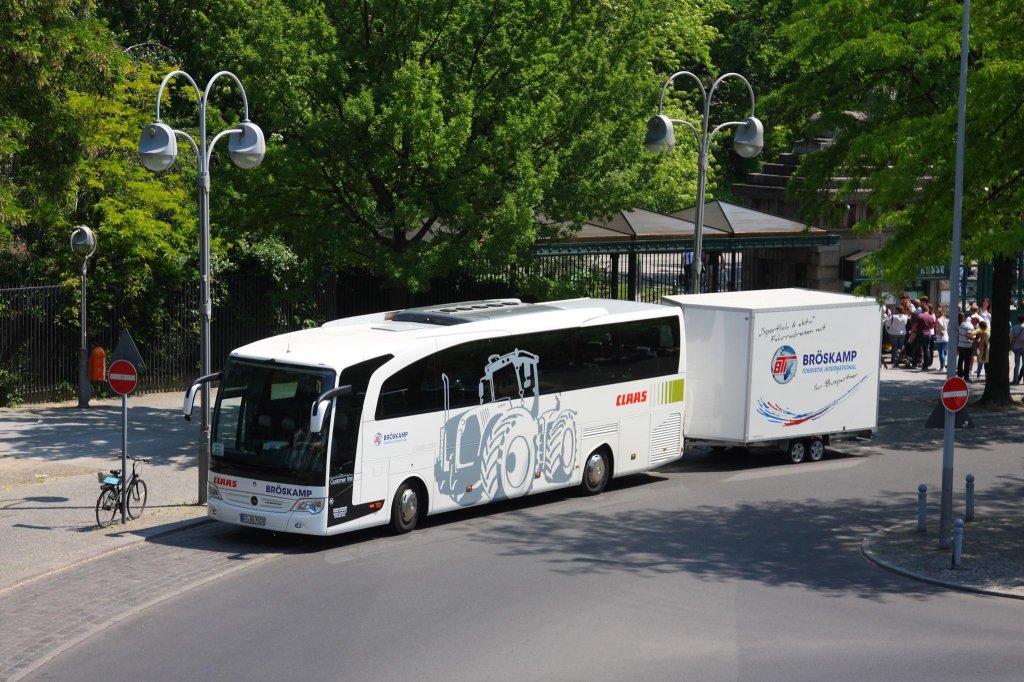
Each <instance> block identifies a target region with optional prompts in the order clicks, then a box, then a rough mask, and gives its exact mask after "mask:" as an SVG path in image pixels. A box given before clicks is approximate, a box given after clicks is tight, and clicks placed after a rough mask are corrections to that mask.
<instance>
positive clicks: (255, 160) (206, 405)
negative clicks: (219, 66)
mask: <svg viewBox="0 0 1024 682" xmlns="http://www.w3.org/2000/svg"><path fill="white" fill-rule="evenodd" d="M174 76H182V77H183V78H185V79H186V80H187V81H188V82H189V83H190V84H191V85H192V87H193V89H194V90H195V93H196V99H197V100H198V102H199V143H198V144H196V141H195V140H193V139H192V137H191V136H190V135H189V134H188V133H186V132H184V131H181V130H175V129H172V128H171V127H170V126H168V125H167V124H166V123H161V122H160V99H161V97H162V96H163V93H164V87H166V86H167V82H168V81H169V80H170V79H171V78H173V77H174ZM221 76H227V77H228V78H230V79H231V80H233V81H234V82H235V85H237V86H238V89H239V90H240V91H241V93H242V108H243V118H242V122H241V123H239V124H238V125H236V126H234V127H233V128H228V129H225V130H222V131H220V132H219V133H217V134H216V135H215V136H214V138H213V140H212V141H210V143H209V144H207V141H206V104H207V98H208V97H209V96H210V91H211V90H212V89H213V84H214V82H215V81H216V80H217V79H218V78H220V77H221ZM177 136H180V137H183V138H184V139H186V140H188V142H189V144H190V145H192V150H193V151H194V152H195V153H196V158H197V159H198V162H199V175H198V178H197V181H196V185H197V188H198V191H199V269H200V274H199V364H200V374H201V375H202V376H207V375H209V374H210V317H211V313H212V310H211V303H210V156H211V155H212V154H213V148H214V146H215V145H216V144H217V141H218V140H220V139H221V138H222V137H225V136H226V137H227V138H228V154H229V156H230V157H231V161H232V162H233V163H234V164H235V165H236V166H238V167H239V168H255V167H256V166H258V165H259V164H260V162H261V161H262V160H263V155H264V153H265V151H266V143H265V142H264V139H263V131H262V130H260V128H259V126H257V125H256V124H255V123H252V122H251V121H250V120H249V101H248V99H247V98H246V96H245V88H243V87H242V82H241V81H240V80H238V77H237V76H235V74H233V73H231V72H230V71H220V72H218V73H216V74H214V76H213V78H211V79H210V81H209V82H208V83H207V84H206V91H205V92H201V91H200V90H199V86H198V85H196V82H195V81H194V80H193V79H192V77H191V76H189V75H188V74H187V73H185V72H184V71H180V70H176V71H172V72H171V73H169V74H167V75H166V76H165V77H164V80H163V82H162V83H160V89H159V90H158V91H157V95H156V122H154V123H150V124H149V125H147V126H146V127H144V128H143V129H142V137H141V139H140V140H139V156H140V158H141V159H142V165H143V166H145V167H146V168H148V169H149V170H151V171H156V172H159V171H164V170H167V169H168V168H170V167H171V166H172V165H174V160H175V158H177V155H178V143H177V139H176V137H177ZM201 415H202V419H201V421H200V435H199V504H205V503H206V496H207V473H208V470H209V466H210V384H209V383H204V384H203V388H202V401H201Z"/></svg>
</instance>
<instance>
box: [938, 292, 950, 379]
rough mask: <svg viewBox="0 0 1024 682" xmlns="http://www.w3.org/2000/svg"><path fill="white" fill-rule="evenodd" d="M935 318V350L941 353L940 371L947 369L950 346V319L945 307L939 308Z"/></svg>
mask: <svg viewBox="0 0 1024 682" xmlns="http://www.w3.org/2000/svg"><path fill="white" fill-rule="evenodd" d="M937 312H938V313H939V314H938V315H937V316H936V318H935V349H936V350H937V351H938V352H939V371H940V372H941V371H942V370H944V369H946V348H947V347H948V346H949V318H948V317H946V308H945V306H939V309H938V311H937Z"/></svg>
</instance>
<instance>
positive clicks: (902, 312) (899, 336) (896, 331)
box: [885, 307, 910, 367]
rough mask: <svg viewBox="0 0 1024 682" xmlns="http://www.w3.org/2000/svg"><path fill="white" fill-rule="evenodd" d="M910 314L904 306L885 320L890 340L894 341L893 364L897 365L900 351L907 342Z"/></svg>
mask: <svg viewBox="0 0 1024 682" xmlns="http://www.w3.org/2000/svg"><path fill="white" fill-rule="evenodd" d="M909 319H910V315H908V314H907V311H906V309H905V308H904V307H900V308H897V309H896V312H894V313H893V314H892V315H890V316H889V319H888V320H886V321H885V331H886V332H888V334H889V342H890V343H892V364H893V366H894V367H895V366H896V358H897V357H898V355H899V351H900V350H901V349H902V348H903V346H904V344H906V342H907V320H909Z"/></svg>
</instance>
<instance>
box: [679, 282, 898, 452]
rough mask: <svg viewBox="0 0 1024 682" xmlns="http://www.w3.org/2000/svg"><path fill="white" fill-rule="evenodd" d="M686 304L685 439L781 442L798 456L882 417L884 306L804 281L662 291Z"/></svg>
mask: <svg viewBox="0 0 1024 682" xmlns="http://www.w3.org/2000/svg"><path fill="white" fill-rule="evenodd" d="M662 303H665V304H668V305H675V306H679V307H680V308H682V310H683V320H684V323H685V338H686V358H687V367H686V389H685V390H686V409H685V419H684V436H685V438H686V439H687V442H689V443H691V444H699V443H701V442H705V444H709V445H712V446H715V445H724V446H728V445H743V446H758V445H772V446H778V447H779V448H781V449H784V450H785V451H787V452H788V453H789V457H790V459H791V460H792V461H794V462H800V461H803V460H804V459H805V458H806V459H810V460H815V461H816V460H819V459H821V457H822V456H823V455H824V450H825V446H826V445H829V444H831V443H833V442H836V441H838V440H842V439H850V438H867V437H870V436H871V434H872V433H873V432H874V429H875V428H876V427H877V425H878V378H879V377H878V373H879V368H880V364H881V358H880V354H881V333H882V332H881V311H880V308H879V306H878V303H877V302H876V301H875V300H874V299H871V298H863V297H858V296H850V295H847V294H837V293H827V292H820V291H809V290H806V289H767V290H762V291H742V292H724V293H715V294H694V295H680V296H665V297H663V298H662Z"/></svg>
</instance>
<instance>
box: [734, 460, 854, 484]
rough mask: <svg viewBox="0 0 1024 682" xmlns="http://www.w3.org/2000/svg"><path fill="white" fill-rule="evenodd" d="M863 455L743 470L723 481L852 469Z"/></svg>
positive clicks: (752, 479) (751, 479)
mask: <svg viewBox="0 0 1024 682" xmlns="http://www.w3.org/2000/svg"><path fill="white" fill-rule="evenodd" d="M863 463H864V459H863V458H862V457H856V458H853V459H844V460H840V461H838V462H813V463H807V464H800V465H793V464H788V465H786V466H778V467H772V468H770V469H757V470H756V471H741V472H740V473H738V474H733V475H732V476H730V477H729V478H726V479H723V480H722V482H723V483H736V482H739V481H757V480H760V479H762V478H776V477H778V476H795V475H797V474H814V473H819V474H820V473H824V472H826V471H838V470H840V469H852V468H853V467H855V466H857V465H859V464H863Z"/></svg>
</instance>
